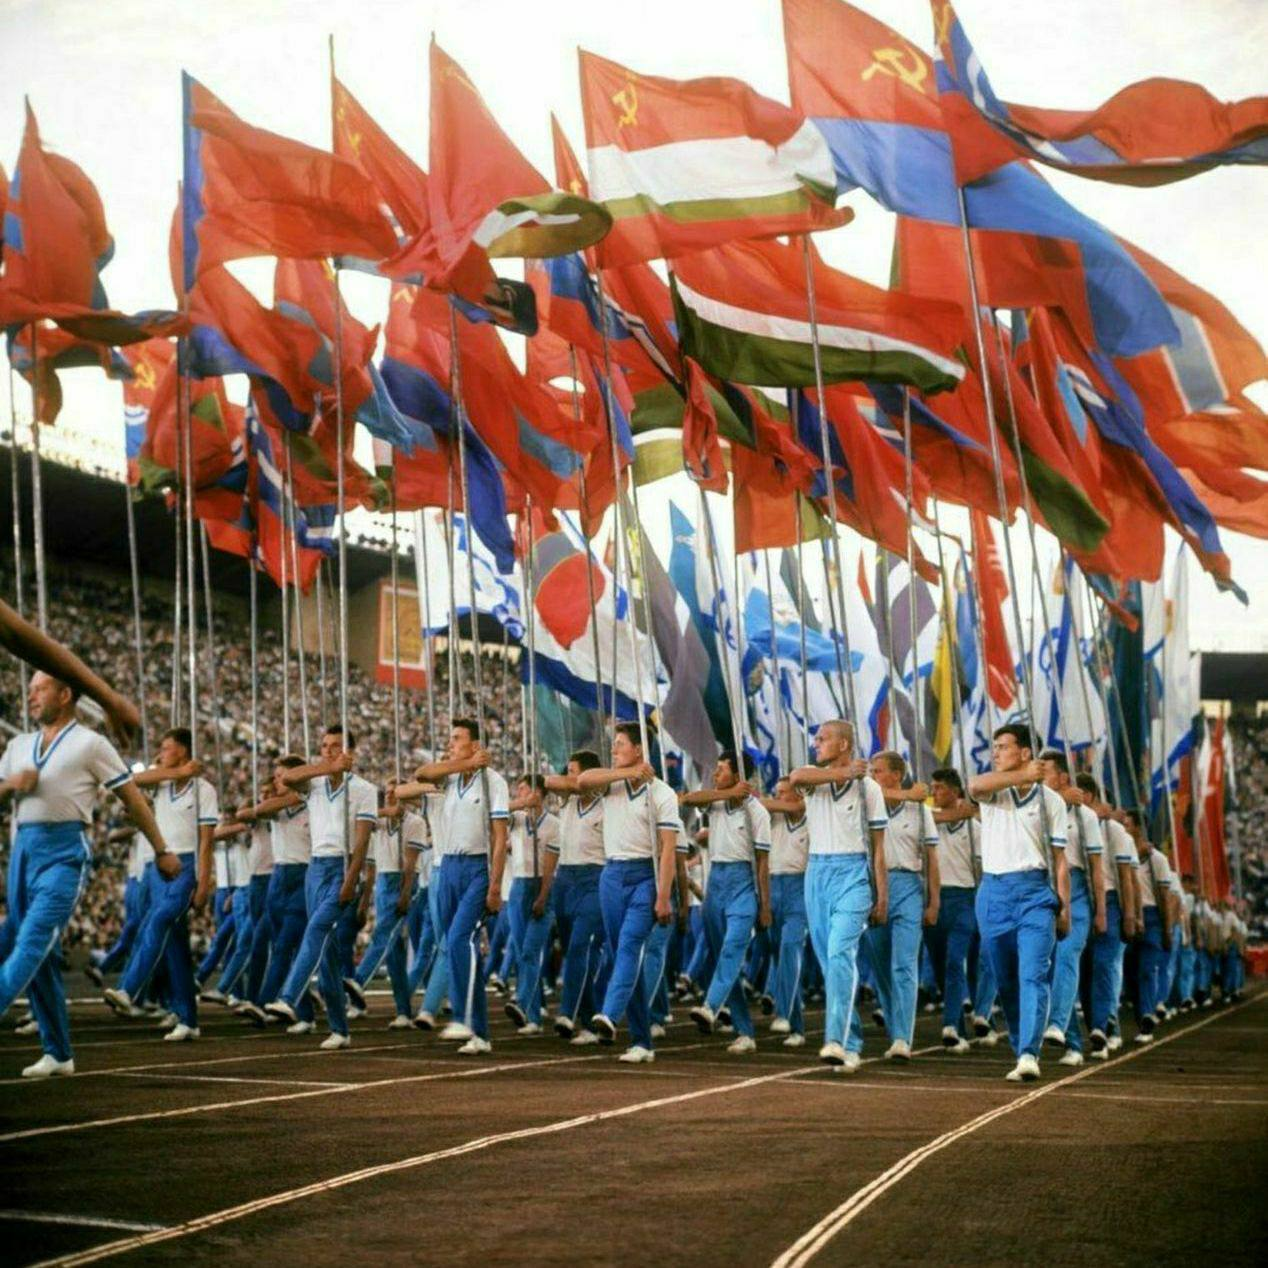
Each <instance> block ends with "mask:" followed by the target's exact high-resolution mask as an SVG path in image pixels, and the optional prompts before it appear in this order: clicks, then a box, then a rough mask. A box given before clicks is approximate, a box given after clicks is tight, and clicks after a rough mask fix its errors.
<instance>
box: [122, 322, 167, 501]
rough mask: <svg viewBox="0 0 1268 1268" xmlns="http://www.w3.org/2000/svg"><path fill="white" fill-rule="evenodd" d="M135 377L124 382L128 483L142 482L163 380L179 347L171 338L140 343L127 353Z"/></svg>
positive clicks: (125, 352) (126, 356)
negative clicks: (145, 452) (145, 451)
mask: <svg viewBox="0 0 1268 1268" xmlns="http://www.w3.org/2000/svg"><path fill="white" fill-rule="evenodd" d="M123 356H124V357H125V358H126V360H127V362H128V365H129V366H131V367H132V377H131V378H130V379H125V380H124V383H123V419H124V428H125V433H126V446H127V455H128V483H129V484H131V485H137V484H139V483H140V481H141V471H140V462H139V460H140V456H141V447H142V445H143V444H144V442H145V436H146V432H147V431H148V429H149V422H150V414H151V413H152V412H153V409H154V400H155V396H156V394H157V390H158V385H159V380H160V379H162V378H163V376H164V375H165V374H166V372H167V370H168V367H169V366H172V365H173V364H174V363H175V361H176V345H175V344H174V343H172V341H171V340H170V339H151V340H148V341H147V342H146V343H136V344H133V345H132V346H131V347H130V348H128V349H126V350H125V351H124V353H123Z"/></svg>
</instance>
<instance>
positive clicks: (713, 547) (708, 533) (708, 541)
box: [696, 485, 744, 776]
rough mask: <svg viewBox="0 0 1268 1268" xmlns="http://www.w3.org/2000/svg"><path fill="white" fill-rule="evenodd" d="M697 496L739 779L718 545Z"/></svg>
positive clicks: (735, 703) (735, 697)
mask: <svg viewBox="0 0 1268 1268" xmlns="http://www.w3.org/2000/svg"><path fill="white" fill-rule="evenodd" d="M696 490H697V492H698V493H699V494H700V517H701V519H703V520H704V527H705V545H706V547H707V550H708V556H709V575H710V577H711V578H712V580H713V593H714V596H715V602H716V604H717V613H718V615H717V625H718V627H719V628H718V630H717V631H716V634H715V637H717V638H719V639H720V641H721V644H722V647H721V653H722V662H723V674H722V681H723V684H724V685H725V687H726V700H727V711H728V712H729V713H730V715H731V739H732V741H733V743H734V745H735V758H736V761H737V762H739V763H740V769H739V770H737V771H736V775H737V776H742V775H743V761H744V723H743V722H742V721H741V719H740V712H739V694H738V693H739V690H740V688H739V685H738V684H737V683H734V682H732V680H731V653H730V651H729V649H728V648H727V643H726V625H727V615H728V614H727V604H726V600H725V598H724V597H723V590H722V579H721V568H720V567H719V564H718V543H717V539H716V537H715V535H714V532H713V516H712V515H710V514H709V504H708V502H706V501H705V491H704V489H702V488H700V486H699V485H697V486H696Z"/></svg>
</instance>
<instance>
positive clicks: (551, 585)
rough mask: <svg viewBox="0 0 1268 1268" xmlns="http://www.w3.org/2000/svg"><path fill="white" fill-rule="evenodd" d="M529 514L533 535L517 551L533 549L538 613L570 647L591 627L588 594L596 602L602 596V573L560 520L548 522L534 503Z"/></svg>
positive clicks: (552, 631)
mask: <svg viewBox="0 0 1268 1268" xmlns="http://www.w3.org/2000/svg"><path fill="white" fill-rule="evenodd" d="M530 518H531V529H532V537H531V540H530V541H528V542H523V541H521V544H520V551H521V553H523V552H524V551H525V549H527V550H530V551H531V552H532V561H533V581H534V589H535V606H536V609H537V616H538V619H539V620H540V621H541V622H542V624H543V625H544V626H545V627H546V628H547V629H548V630H549V631H550V634H551V636H552V637H553V638H554V640H555V641H556V642H557V643H558V644H559V645H560V646H561V647H564V648H569V647H571V646H572V645H573V644H574V643H575V642H576V641H577V640H578V639H579V638H580V637H581V636H582V635H583V634H584V633H585V632H586V630H588V629H589V628H590V596H591V593H592V592H593V596H594V601H595V603H596V604H597V603H598V602H599V600H600V599H601V598H602V596H603V592H604V588H605V585H606V582H605V579H604V573H603V570H602V569H601V568H600V567H599V566H598V564H597V563H596V562H595V560H594V558H593V557H592V556H588V555H587V554H586V552H585V551H583V550H580V549H578V547H577V545H576V543H575V542H574V541H573V539H572V536H571V535H570V534H569V533H568V532H566V531H565V529H564V527H563V525H562V524H559V523H551V522H550V521H549V520H548V519H547V517H546V516H545V515H543V514H542V512H541V511H539V510H538V509H537V508H536V507H534V508H533V512H532V516H531V517H530ZM521 522H522V521H521ZM587 571H588V572H589V573H590V578H591V580H590V581H587V579H586V573H587Z"/></svg>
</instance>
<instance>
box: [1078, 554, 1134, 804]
mask: <svg viewBox="0 0 1268 1268" xmlns="http://www.w3.org/2000/svg"><path fill="white" fill-rule="evenodd" d="M1080 572H1082V570H1081V569H1080ZM1091 588H1092V587H1091V585H1090V584H1089V583H1088V580H1087V578H1086V577H1084V578H1083V600H1084V603H1085V604H1086V605H1087V606H1086V609H1085V615H1086V616H1087V618H1088V621H1089V623H1090V624H1089V626H1088V641H1089V642H1090V643H1091V645H1092V656H1093V658H1094V659H1095V662H1096V664H1095V667H1094V669H1093V672H1092V681H1093V683H1094V684H1095V685H1096V693H1097V695H1098V696H1099V697H1100V701H1101V712H1102V713H1104V715H1105V727H1106V735H1105V752H1106V756H1107V757H1108V758H1109V768H1110V787H1111V788H1113V790H1114V804H1115V805H1116V806H1121V805H1122V804H1123V793H1122V789H1121V788H1120V787H1119V775H1118V754H1117V753H1116V752H1115V751H1114V727H1113V725H1112V718H1111V715H1110V707H1109V699H1108V698H1107V696H1106V692H1105V678H1104V668H1103V665H1102V661H1101V644H1100V640H1099V639H1098V638H1097V630H1096V613H1095V611H1094V609H1093V607H1092V596H1091V594H1090V593H1089V591H1090V590H1091ZM1075 610H1076V611H1077V605H1076V607H1075ZM1081 619H1082V618H1081V617H1076V618H1075V626H1074V632H1075V635H1076V637H1077V636H1078V633H1079V624H1078V623H1079V621H1080V620H1081Z"/></svg>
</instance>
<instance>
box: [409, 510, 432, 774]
mask: <svg viewBox="0 0 1268 1268" xmlns="http://www.w3.org/2000/svg"><path fill="white" fill-rule="evenodd" d="M414 576H415V580H416V582H417V584H418V593H419V596H420V601H419V616H420V617H421V619H422V628H423V654H424V655H425V656H426V658H427V659H426V665H427V745H428V751H429V753H430V755H431V760H432V761H435V760H436V754H437V752H438V750H437V748H436V676H435V670H436V638H435V635H433V634H432V632H431V564H430V560H429V559H428V554H427V525H426V524H425V522H424V520H423V512H422V511H421V510H417V511H415V512H414Z"/></svg>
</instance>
